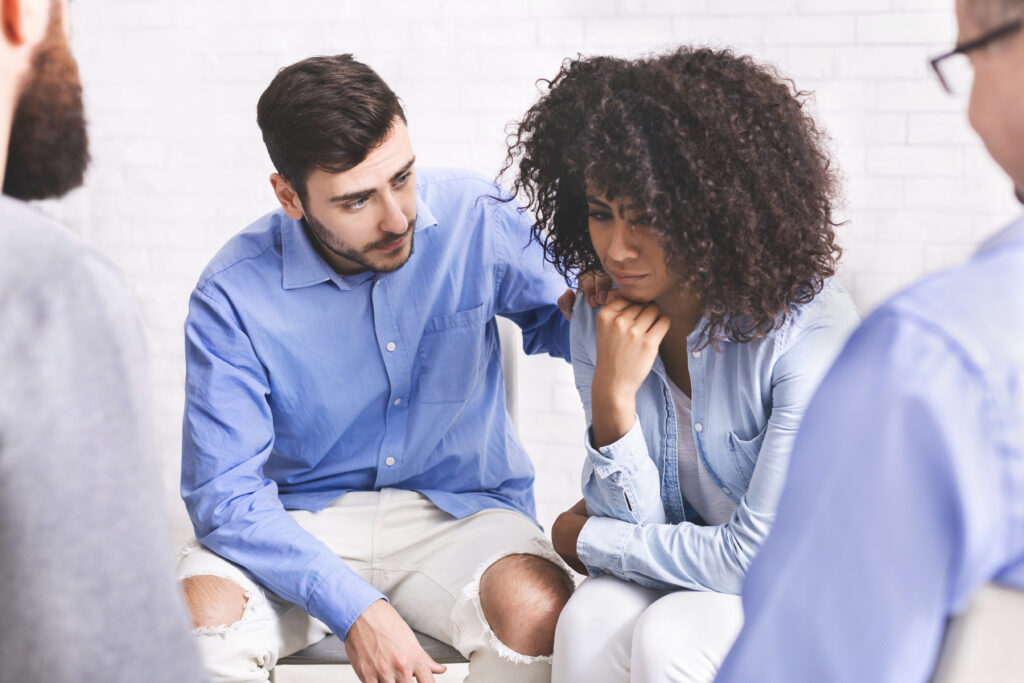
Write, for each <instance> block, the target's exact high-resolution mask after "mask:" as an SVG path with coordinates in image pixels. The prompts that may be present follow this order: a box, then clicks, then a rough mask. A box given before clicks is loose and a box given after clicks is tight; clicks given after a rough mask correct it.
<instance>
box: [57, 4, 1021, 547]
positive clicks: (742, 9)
mask: <svg viewBox="0 0 1024 683" xmlns="http://www.w3.org/2000/svg"><path fill="white" fill-rule="evenodd" d="M952 4H953V3H952V0H771V1H765V0H508V1H507V2H494V1H489V0H389V1H388V2H385V3H370V2H364V1H363V2H360V1H357V0H302V1H300V2H294V3H281V2H269V1H268V0H219V1H216V2H209V1H203V0H181V1H179V2H176V3H164V2H155V1H152V0H148V1H144V0H106V2H82V3H73V5H72V12H73V28H74V44H75V49H76V51H77V54H78V56H79V60H80V62H81V67H82V71H83V77H84V81H85V86H86V93H87V105H88V111H89V118H90V123H91V129H92V135H93V153H94V164H93V167H92V170H91V172H90V174H89V176H88V179H87V184H86V186H85V188H84V189H82V190H80V191H78V192H76V193H74V194H73V195H72V196H70V197H68V198H67V199H65V200H64V201H62V202H59V203H55V204H51V205H50V206H49V207H48V209H49V210H51V211H53V212H54V213H56V214H58V215H59V216H61V217H63V218H64V219H65V220H66V222H68V223H70V224H71V225H72V226H74V227H75V228H76V229H77V230H79V231H80V232H82V233H83V234H84V235H85V236H86V237H87V238H88V239H89V240H90V241H92V242H93V243H95V244H96V245H97V246H98V247H99V248H100V249H101V250H103V251H104V252H106V253H107V254H109V255H110V256H111V257H112V258H113V259H114V261H116V262H117V263H118V264H119V266H120V267H121V268H122V269H123V270H124V272H125V274H126V277H127V279H128V281H129V283H130V285H131V287H132V289H133V291H134V293H135V295H136V296H137V298H138V300H139V302H140V305H141V307H142V310H143V314H144V319H145V321H146V325H147V328H148V331H149V336H150V342H151V344H152V351H153V377H154V382H155V387H156V423H157V431H158V435H159V439H160V442H159V449H160V450H159V452H160V457H161V458H162V460H163V463H164V476H165V478H166V500H167V507H168V509H169V510H170V511H171V514H172V516H173V519H174V523H175V527H174V531H175V538H176V539H181V538H182V537H184V535H185V534H187V533H188V525H187V520H186V519H185V517H184V513H183V509H182V506H181V503H180V500H179V499H178V496H177V492H176V489H177V476H178V449H179V440H180V420H181V408H182V402H183V392H182V381H183V374H184V371H183V359H182V346H183V344H182V329H181V328H182V321H183V319H184V316H185V312H186V301H187V298H188V295H189V292H190V291H191V288H192V286H193V284H194V282H195V280H196V277H197V276H198V275H199V273H200V271H201V270H202V268H203V266H204V265H205V264H206V262H207V260H208V259H209V258H210V257H211V256H212V255H213V253H214V252H215V251H216V249H217V248H218V247H219V246H220V245H221V244H222V243H223V242H224V241H225V240H226V239H227V238H228V237H229V236H231V235H232V234H234V233H235V232H237V231H238V230H240V229H241V228H242V227H244V226H245V225H246V224H248V223H249V222H250V221H251V220H253V219H254V218H255V217H257V216H259V215H261V214H262V213H264V212H265V211H267V210H268V209H270V208H272V207H273V206H274V204H275V202H274V198H273V196H272V194H271V192H270V188H269V185H268V183H267V176H268V174H269V173H270V172H271V167H270V163H269V161H268V159H267V156H266V153H265V152H264V150H263V145H262V142H261V140H260V135H259V131H258V130H257V127H256V124H255V104H256V100H257V98H258V96H259V94H260V93H261V92H262V90H263V88H264V87H265V86H266V84H267V83H268V82H269V81H270V79H271V78H272V76H273V75H274V73H275V71H276V69H277V68H278V67H280V66H283V65H285V64H288V63H291V62H293V61H296V60H298V59H300V58H303V57H306V56H309V55H313V54H330V53H338V52H348V51H352V52H355V53H356V55H357V56H358V57H359V58H361V59H363V60H365V61H366V62H368V63H369V64H371V65H372V66H374V67H375V68H376V69H377V70H378V71H379V72H380V73H381V75H382V76H384V78H385V79H387V80H388V81H389V82H390V84H391V85H392V86H393V87H394V89H395V90H396V91H397V92H398V93H399V95H400V96H401V97H402V98H403V99H404V101H405V103H406V105H407V109H408V114H409V117H410V125H411V130H412V135H413V139H414V142H415V144H416V147H417V153H418V156H419V159H420V160H421V163H423V164H443V165H457V166H465V167H469V168H473V169H475V170H478V171H480V172H482V173H485V174H488V175H494V174H495V173H496V171H497V170H498V168H499V167H500V165H501V162H502V159H503V156H502V152H503V140H504V132H503V128H504V125H505V124H506V123H507V122H509V121H511V120H514V119H515V118H517V117H518V116H519V115H520V114H521V113H522V112H523V111H524V109H525V108H526V107H527V106H528V105H529V104H530V103H531V102H532V101H533V99H534V97H535V96H536V92H537V91H536V88H535V85H534V83H535V81H536V79H538V78H541V77H550V76H551V75H553V74H554V73H555V71H556V70H557V68H558V65H559V63H560V61H561V59H562V58H563V57H566V56H572V55H575V54H576V53H578V52H582V53H584V54H593V53H599V52H610V53H617V54H629V55H634V54H638V53H642V52H645V51H649V50H651V49H655V48H661V47H663V46H665V45H668V44H673V43H685V42H690V41H709V42H712V43H714V44H719V45H735V46H737V47H738V48H739V49H741V50H742V51H747V52H750V53H752V54H754V55H755V56H757V57H758V58H760V59H762V60H765V61H770V62H772V63H775V64H777V65H778V67H779V68H780V69H781V70H782V72H783V73H785V74H788V75H790V76H792V77H793V78H795V79H797V82H798V85H799V86H800V87H801V88H803V89H805V90H812V91H815V92H816V97H815V102H816V105H815V106H816V108H817V111H818V112H819V119H820V121H821V123H822V125H824V126H825V127H826V128H827V129H828V131H829V132H830V134H831V136H832V138H833V140H834V149H835V151H836V155H837V161H838V163H839V165H840V168H841V169H842V170H843V172H844V174H845V177H846V180H847V182H846V196H847V200H848V201H847V203H846V205H845V207H844V209H843V216H844V218H846V219H848V220H849V223H848V225H847V226H846V227H844V228H843V229H842V233H841V234H842V242H843V244H844V246H845V247H846V255H845V258H844V262H843V267H842V280H843V282H844V283H845V284H846V286H847V287H848V288H849V289H850V290H851V291H852V293H853V294H854V297H855V298H856V299H857V301H858V303H859V304H860V306H861V307H862V309H863V310H865V311H866V310H869V309H871V308H872V307H873V306H875V305H876V304H877V303H878V302H879V301H880V300H881V299H882V298H884V297H885V296H887V295H889V294H891V293H892V292H893V291H894V290H896V289H897V288H899V287H901V286H902V285H904V284H905V283H907V282H908V281H909V280H911V279H914V278H917V277H919V276H920V275H921V274H923V273H924V272H926V271H929V270H932V269H934V268H938V267H941V266H943V265H946V264H949V263H953V262H956V261H958V260H961V259H962V258H964V257H965V256H967V255H968V254H969V253H970V252H971V250H972V249H973V248H974V246H975V245H976V243H977V242H978V241H979V240H980V239H981V237H982V236H984V235H985V234H987V233H988V232H990V231H991V230H993V229H994V228H995V227H997V226H998V225H999V224H1000V223H1001V222H1002V221H1003V220H1004V219H1006V218H1007V217H1008V216H1009V215H1010V214H1011V212H1012V211H1014V203H1013V202H1012V200H1011V197H1010V193H1009V185H1008V182H1007V181H1006V180H1005V179H1004V178H1003V177H1002V176H1001V175H1000V174H999V173H998V172H996V170H995V168H994V166H993V164H992V162H991V161H989V160H988V159H987V157H986V156H985V155H984V153H983V151H982V149H981V146H980V143H979V142H978V140H977V139H976V137H975V136H974V134H973V133H972V132H970V130H969V129H968V127H967V124H966V121H965V119H964V116H963V103H962V102H960V101H958V100H956V99H953V98H949V97H947V96H946V95H945V94H944V93H942V92H941V90H940V89H939V87H938V85H937V84H936V83H935V82H934V81H933V79H932V77H931V75H930V74H929V71H928V67H927V63H926V57H927V56H928V55H930V54H933V53H936V52H939V51H940V50H942V49H944V48H946V47H947V46H948V45H949V44H950V43H951V41H952V40H953V38H954V32H955V29H954V24H953V20H952ZM521 369H522V371H521V378H520V387H521V402H520V403H521V406H522V413H521V415H520V421H521V424H522V433H523V436H524V439H525V442H526V444H527V446H528V448H529V450H530V452H531V453H532V455H533V457H534V460H535V462H536V464H537V470H538V477H537V498H538V503H539V512H540V517H541V520H542V521H543V522H544V523H545V524H546V525H547V524H550V522H551V520H552V519H553V518H554V516H555V515H556V514H557V513H558V512H559V511H560V510H561V509H564V508H565V507H566V506H568V505H569V504H570V503H572V502H573V501H574V500H576V499H577V498H578V496H579V482H578V473H579V468H580V462H581V447H580V444H579V438H580V436H581V434H582V432H583V427H584V425H583V419H582V415H581V411H580V409H579V404H578V399H577V397H576V394H575V389H574V388H573V386H572V378H571V373H570V371H569V368H568V366H567V365H565V364H564V363H561V362H558V361H553V360H551V359H548V358H529V359H524V360H523V362H522V363H521Z"/></svg>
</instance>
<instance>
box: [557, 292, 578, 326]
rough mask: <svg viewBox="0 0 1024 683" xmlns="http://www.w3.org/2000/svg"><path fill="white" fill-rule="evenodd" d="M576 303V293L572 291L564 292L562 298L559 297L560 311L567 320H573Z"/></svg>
mask: <svg viewBox="0 0 1024 683" xmlns="http://www.w3.org/2000/svg"><path fill="white" fill-rule="evenodd" d="M575 303H576V293H575V292H573V291H572V290H571V289H567V290H565V291H564V292H562V296H560V297H558V310H559V311H561V312H562V315H563V316H565V319H566V320H572V307H573V304H575Z"/></svg>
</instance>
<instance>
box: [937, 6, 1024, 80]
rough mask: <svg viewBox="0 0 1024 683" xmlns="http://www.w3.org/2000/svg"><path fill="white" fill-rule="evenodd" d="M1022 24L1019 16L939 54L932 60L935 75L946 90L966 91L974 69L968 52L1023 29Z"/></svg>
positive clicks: (1023, 23)
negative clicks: (968, 57)
mask: <svg viewBox="0 0 1024 683" xmlns="http://www.w3.org/2000/svg"><path fill="white" fill-rule="evenodd" d="M1022 25H1024V19H1021V18H1020V17H1018V18H1017V19H1014V20H1013V21H1011V22H1008V23H1006V24H1003V25H1002V26H997V27H996V28H994V29H992V30H991V31H988V32H987V33H983V34H981V35H980V36H978V37H977V38H975V39H974V40H969V41H967V42H966V43H962V44H960V45H957V46H956V47H954V48H953V49H952V50H951V51H949V52H947V53H946V54H944V55H939V56H938V57H936V58H934V59H933V60H931V63H932V69H934V70H935V75H936V76H938V77H939V82H940V83H942V87H943V88H945V90H946V92H948V93H950V94H954V95H955V94H962V93H966V92H967V91H969V90H970V83H971V78H972V70H971V64H970V61H969V60H968V59H967V53H968V52H973V51H975V50H979V49H981V48H983V47H985V46H986V45H988V44H989V43H992V42H995V41H997V40H999V39H1000V38H1005V37H1006V36H1009V35H1012V34H1014V33H1017V32H1018V31H1020V30H1021V26H1022Z"/></svg>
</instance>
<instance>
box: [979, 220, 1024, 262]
mask: <svg viewBox="0 0 1024 683" xmlns="http://www.w3.org/2000/svg"><path fill="white" fill-rule="evenodd" d="M1021 239H1024V216H1020V217H1018V218H1017V220H1015V221H1013V222H1012V223H1010V224H1009V225H1008V226H1006V227H1005V228H1003V229H1002V230H1000V231H999V232H997V233H996V234H994V235H992V236H991V237H989V238H988V239H987V240H985V241H984V242H982V243H981V246H980V247H978V251H977V253H978V254H984V253H986V252H990V251H995V250H996V249H999V248H1001V247H1005V246H1007V245H1009V244H1011V243H1012V242H1017V241H1018V240H1021Z"/></svg>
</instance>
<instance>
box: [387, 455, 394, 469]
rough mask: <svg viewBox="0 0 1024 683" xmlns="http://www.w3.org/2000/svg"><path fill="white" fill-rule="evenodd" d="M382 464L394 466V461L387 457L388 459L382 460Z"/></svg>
mask: <svg viewBox="0 0 1024 683" xmlns="http://www.w3.org/2000/svg"><path fill="white" fill-rule="evenodd" d="M384 464H385V465H387V466H388V467H391V466H392V465H394V464H395V459H394V458H392V457H391V456H390V455H389V456H388V457H386V458H384Z"/></svg>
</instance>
